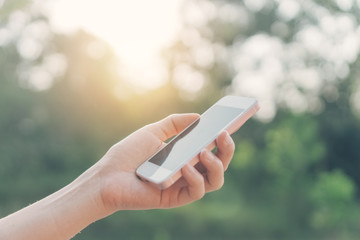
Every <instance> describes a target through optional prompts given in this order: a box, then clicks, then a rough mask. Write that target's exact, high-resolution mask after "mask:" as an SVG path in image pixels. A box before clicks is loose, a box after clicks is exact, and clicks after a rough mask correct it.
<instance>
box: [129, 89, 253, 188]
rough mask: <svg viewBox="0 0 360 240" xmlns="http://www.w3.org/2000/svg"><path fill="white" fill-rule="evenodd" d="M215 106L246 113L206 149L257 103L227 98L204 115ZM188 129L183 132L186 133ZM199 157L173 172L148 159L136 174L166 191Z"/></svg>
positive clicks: (236, 119) (233, 123)
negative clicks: (236, 109)
mask: <svg viewBox="0 0 360 240" xmlns="http://www.w3.org/2000/svg"><path fill="white" fill-rule="evenodd" d="M215 105H221V106H226V107H234V108H240V109H244V111H243V112H242V113H241V114H239V115H238V116H237V117H236V118H234V119H233V120H232V121H230V122H229V123H228V124H227V125H226V126H224V127H223V128H222V129H221V130H220V131H219V132H218V133H217V134H215V136H214V138H213V139H209V140H208V142H206V143H204V147H203V148H206V147H207V146H209V145H210V144H211V143H212V142H214V140H215V139H216V138H217V136H218V135H219V134H220V133H221V132H222V131H224V130H227V129H229V128H231V126H233V125H235V123H236V122H238V121H239V120H241V119H242V117H243V116H244V115H245V114H247V113H248V112H249V111H250V110H251V109H253V108H255V106H257V101H256V100H255V99H253V98H246V97H238V96H225V97H223V98H221V99H220V100H218V101H217V102H216V103H215V104H213V105H212V106H211V107H210V108H209V109H208V110H206V111H205V112H204V113H203V114H205V113H206V112H207V111H209V110H210V109H211V108H212V107H213V106H215ZM256 110H257V109H256ZM203 114H202V115H203ZM200 117H201V116H200ZM190 126H191V124H190V125H189V126H188V127H190ZM188 127H186V128H185V129H184V130H183V131H185V130H186V129H187V128H188ZM161 150H162V148H161V149H159V150H158V151H157V152H156V153H154V154H153V155H152V156H151V157H149V159H151V158H152V157H153V156H154V155H155V154H157V153H158V152H159V151H161ZM200 151H201V149H200V150H199V152H200ZM197 155H198V153H197V154H196V155H194V156H192V157H191V158H190V159H189V160H187V161H184V162H183V163H182V164H179V165H178V167H177V168H176V169H173V170H172V169H167V168H165V167H162V166H159V165H156V164H154V163H152V162H149V159H148V160H146V161H145V162H144V163H143V164H141V165H140V166H139V167H138V169H137V170H136V174H137V175H138V176H139V177H140V178H141V179H142V180H145V181H150V182H152V183H153V184H155V185H157V186H158V187H159V188H161V189H164V188H166V187H168V186H170V185H171V184H172V183H173V182H174V181H176V180H177V179H178V177H179V176H180V175H181V173H180V171H181V169H182V168H183V166H184V165H185V164H186V163H188V162H190V164H192V165H194V164H196V160H195V161H194V159H195V158H196V156H197ZM192 161H193V162H192ZM175 175H177V176H176V177H174V176H175Z"/></svg>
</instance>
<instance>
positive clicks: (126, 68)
mask: <svg viewBox="0 0 360 240" xmlns="http://www.w3.org/2000/svg"><path fill="white" fill-rule="evenodd" d="M182 1H183V0H172V1H167V0H153V1H146V0H132V1H125V0H102V1H100V0H92V1H86V0H77V1H71V0H54V2H53V4H52V6H51V13H50V16H49V17H50V22H51V24H52V26H53V28H54V30H55V31H57V32H62V33H63V32H71V31H74V30H76V29H79V28H81V29H84V30H86V31H88V32H90V33H92V34H94V35H95V36H97V37H99V38H101V39H103V40H105V41H106V42H108V43H109V44H110V46H111V47H112V48H113V49H114V51H115V53H116V55H117V56H118V57H119V62H120V63H121V70H119V72H120V75H121V76H123V77H124V78H125V79H126V80H128V81H130V82H131V83H132V84H133V85H134V86H135V87H139V88H145V89H153V88H156V87H159V86H161V85H162V84H163V83H164V82H165V81H166V79H167V71H166V65H165V64H164V62H163V60H162V59H161V57H160V52H161V50H162V49H164V48H165V47H167V46H169V45H170V44H171V43H172V42H173V41H174V40H175V38H176V36H177V33H178V31H179V29H180V27H181V19H180V14H179V11H180V6H181V3H182Z"/></svg>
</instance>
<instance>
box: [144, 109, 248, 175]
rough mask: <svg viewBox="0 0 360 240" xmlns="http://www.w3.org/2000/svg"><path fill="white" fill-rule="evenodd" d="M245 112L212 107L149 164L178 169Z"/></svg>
mask: <svg viewBox="0 0 360 240" xmlns="http://www.w3.org/2000/svg"><path fill="white" fill-rule="evenodd" d="M243 111H244V109H240V108H234V107H227V106H221V105H214V106H212V107H211V108H210V109H209V110H208V111H206V112H205V113H204V114H202V115H201V117H200V118H199V119H197V120H196V121H195V122H193V123H192V124H191V125H190V126H189V127H188V128H187V129H186V130H185V131H183V132H182V133H180V134H179V135H177V136H176V137H175V138H173V139H172V140H171V141H170V142H169V143H168V144H167V145H166V146H165V147H164V148H162V149H161V150H160V151H159V152H157V153H156V154H155V155H154V156H153V157H152V158H150V159H149V162H152V163H154V164H156V165H158V166H162V167H164V168H166V169H169V170H174V169H176V168H177V167H178V166H179V165H181V164H183V163H184V161H188V160H190V159H191V158H193V157H194V156H196V155H197V154H198V153H199V152H200V151H201V150H202V149H203V148H205V147H206V146H207V145H208V144H210V142H211V141H212V140H214V139H215V138H216V137H217V135H218V134H219V132H220V131H221V130H222V129H223V128H224V127H225V126H226V125H227V124H228V123H230V122H231V121H232V120H234V119H235V118H236V117H238V116H239V115H240V114H241V113H242V112H243ZM210 140H211V141H210ZM209 141H210V142H209Z"/></svg>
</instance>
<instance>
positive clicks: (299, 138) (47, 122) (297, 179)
mask: <svg viewBox="0 0 360 240" xmlns="http://www.w3.org/2000/svg"><path fill="white" fill-rule="evenodd" d="M359 21H360V1H359V0H302V1H296V0H244V1H235V0H217V1H210V0H193V1H190V0H176V1H175V0H174V1H165V0H154V1H146V0H134V1H124V0H118V1H115V0H113V1H111V0H104V1H99V0H97V1H96V0H92V1H85V0H78V1H70V0H48V1H45V0H37V1H29V0H0V217H3V216H6V215H7V214H9V213H11V212H14V211H16V210H18V209H20V208H22V207H25V206H27V205H28V204H30V203H32V202H34V201H36V200H38V199H41V198H43V197H45V196H46V195H48V194H50V193H52V192H54V191H56V190H57V189H59V188H61V187H63V186H64V185H66V184H68V183H69V182H71V181H72V180H73V179H75V178H76V177H77V176H78V175H79V174H81V173H82V172H83V171H85V170H86V169H87V168H88V167H90V166H91V165H92V164H94V163H95V162H96V161H97V160H98V159H99V158H100V157H101V156H102V155H103V154H104V153H105V152H106V150H107V149H108V148H109V147H110V146H111V145H112V144H114V143H115V142H117V141H119V140H121V139H122V138H124V137H125V136H127V135H128V134H129V133H131V132H133V131H135V130H136V129H138V128H139V127H141V126H143V125H145V124H148V123H150V122H153V121H156V120H159V119H161V118H163V117H165V116H167V115H169V114H171V113H181V112H199V113H201V112H203V111H204V110H205V109H206V108H208V107H209V106H210V105H211V104H213V103H214V102H215V101H216V100H217V99H219V98H220V97H222V96H224V95H226V94H235V95H242V96H252V97H256V98H257V99H259V101H260V104H261V107H262V109H261V111H260V112H259V113H258V114H257V115H256V117H255V118H253V119H251V120H250V121H249V122H247V123H246V124H245V125H244V127H243V128H241V129H240V131H238V132H237V133H235V134H234V135H233V137H234V139H235V141H236V146H237V149H236V153H235V156H234V159H233V161H232V163H231V166H230V168H229V170H228V171H227V173H226V179H225V185H224V187H223V188H222V189H221V190H220V191H218V192H215V193H211V194H208V195H206V196H205V197H204V199H202V200H201V201H198V202H196V203H193V204H191V205H189V206H186V207H182V208H179V209H172V210H151V211H124V212H119V213H117V214H114V215H112V216H110V217H108V218H106V219H103V220H101V221H98V222H96V223H95V224H92V225H91V226H89V227H88V228H87V229H85V230H84V231H82V232H81V233H80V234H79V235H77V236H76V237H75V239H89V240H92V239H156V240H157V239H158V240H167V239H359V236H360V194H359V193H360V192H359V190H360V174H359V173H360V71H359V69H360V58H359V52H360V25H359Z"/></svg>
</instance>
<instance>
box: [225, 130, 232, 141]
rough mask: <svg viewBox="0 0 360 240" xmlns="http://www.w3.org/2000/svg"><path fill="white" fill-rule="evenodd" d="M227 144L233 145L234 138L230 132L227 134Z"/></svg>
mask: <svg viewBox="0 0 360 240" xmlns="http://www.w3.org/2000/svg"><path fill="white" fill-rule="evenodd" d="M225 143H226V144H232V138H231V136H230V134H229V133H228V132H226V137H225Z"/></svg>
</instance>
